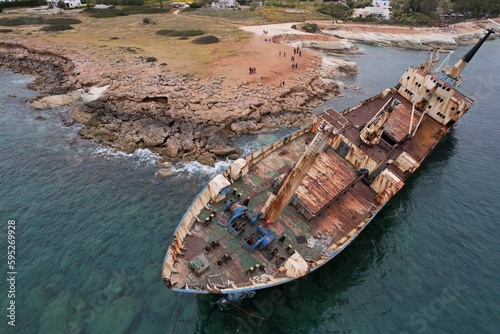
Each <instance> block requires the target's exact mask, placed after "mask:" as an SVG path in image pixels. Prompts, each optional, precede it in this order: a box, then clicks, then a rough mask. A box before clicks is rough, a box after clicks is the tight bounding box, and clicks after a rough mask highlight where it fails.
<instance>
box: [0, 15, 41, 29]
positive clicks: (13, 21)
mask: <svg viewBox="0 0 500 334" xmlns="http://www.w3.org/2000/svg"><path fill="white" fill-rule="evenodd" d="M43 23H44V19H43V17H39V16H33V17H32V16H18V17H2V18H0V26H7V27H14V26H24V25H35V24H43Z"/></svg>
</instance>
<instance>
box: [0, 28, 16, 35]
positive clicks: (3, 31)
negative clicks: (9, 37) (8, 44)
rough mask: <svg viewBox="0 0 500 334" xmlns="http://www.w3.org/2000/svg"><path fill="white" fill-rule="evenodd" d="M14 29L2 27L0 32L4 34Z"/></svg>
mask: <svg viewBox="0 0 500 334" xmlns="http://www.w3.org/2000/svg"><path fill="white" fill-rule="evenodd" d="M13 31H14V30H12V29H0V33H1V34H4V33H8V32H13Z"/></svg>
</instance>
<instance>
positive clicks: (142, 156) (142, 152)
mask: <svg viewBox="0 0 500 334" xmlns="http://www.w3.org/2000/svg"><path fill="white" fill-rule="evenodd" d="M92 155H94V156H100V157H103V158H118V159H120V158H121V159H133V160H135V161H137V162H138V163H145V164H147V165H155V164H156V163H157V161H158V159H159V158H160V155H159V154H158V153H153V152H151V151H150V150H149V149H147V148H139V149H137V150H135V151H134V152H133V153H125V152H123V151H120V150H117V149H115V148H110V147H103V146H99V147H97V148H96V149H95V150H94V151H93V152H92Z"/></svg>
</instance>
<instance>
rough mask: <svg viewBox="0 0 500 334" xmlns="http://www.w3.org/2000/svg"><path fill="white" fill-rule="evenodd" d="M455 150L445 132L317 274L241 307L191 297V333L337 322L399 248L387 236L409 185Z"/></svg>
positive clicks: (407, 204) (405, 203) (402, 213)
mask: <svg viewBox="0 0 500 334" xmlns="http://www.w3.org/2000/svg"><path fill="white" fill-rule="evenodd" d="M280 134H281V132H280ZM455 147H456V139H455V137H454V132H453V131H451V132H450V133H449V134H447V135H446V136H445V137H444V138H443V140H442V141H441V142H440V143H439V144H438V145H437V146H436V148H435V149H434V151H433V152H431V154H429V156H428V157H427V158H426V160H425V162H424V163H423V164H422V166H421V167H420V168H419V169H418V171H417V172H416V173H415V174H414V175H413V176H412V177H410V179H409V180H408V183H407V184H406V185H405V187H404V188H403V190H402V191H400V192H399V193H398V194H397V195H396V196H395V197H394V198H393V199H392V200H391V201H390V202H389V203H388V204H387V206H386V207H385V208H384V209H383V210H382V211H381V212H380V213H379V214H378V215H377V216H376V218H374V220H373V221H372V223H371V224H370V225H369V226H368V227H367V228H366V230H365V231H363V233H362V234H361V235H360V236H359V237H358V238H357V239H356V240H355V241H354V242H353V243H352V244H351V245H350V246H349V247H347V248H346V250H344V251H343V252H342V253H341V254H339V255H338V256H337V257H336V258H334V259H333V260H332V261H330V262H329V263H328V264H326V265H325V266H323V267H322V268H320V269H319V270H317V271H315V272H313V273H311V274H309V275H307V276H305V277H302V278H300V279H297V280H295V281H292V282H290V283H287V284H284V285H281V286H278V287H275V288H270V289H264V290H260V291H257V293H256V294H255V296H253V297H250V298H245V299H244V300H243V301H242V302H241V303H239V302H235V303H231V302H230V303H229V306H230V307H227V308H222V309H221V307H219V305H218V301H219V300H220V299H221V298H223V297H221V296H207V295H199V296H197V298H196V301H197V306H198V314H199V318H198V321H197V326H196V327H197V332H199V333H214V332H217V333H231V332H234V330H235V328H237V332H239V333H271V332H272V333H285V332H286V333H302V332H304V331H307V330H310V329H311V328H318V327H321V325H322V324H323V323H324V322H325V317H326V319H327V321H328V322H333V323H335V322H337V321H340V320H341V319H340V318H339V317H340V316H341V314H340V313H339V312H337V311H336V310H337V309H339V308H340V307H341V306H343V305H346V304H348V303H349V299H350V298H349V297H350V296H349V294H350V290H351V288H352V287H355V286H357V285H360V284H363V282H364V280H365V277H366V276H367V275H368V274H369V272H370V270H371V269H372V268H373V267H377V266H378V265H379V264H381V263H382V262H383V260H384V258H385V256H386V253H387V252H394V249H395V248H398V247H399V246H400V245H396V244H397V243H405V242H406V240H399V239H397V238H393V237H391V234H397V233H398V232H395V231H397V229H398V227H399V226H400V225H401V224H404V223H405V222H406V218H407V217H408V215H409V214H410V213H411V210H412V209H411V201H412V200H413V199H412V198H414V196H412V194H411V193H412V188H413V185H415V184H416V183H418V182H419V180H420V179H421V178H422V177H423V176H424V175H426V173H429V172H431V171H432V172H434V174H438V175H439V174H441V173H445V169H446V164H447V161H448V160H449V158H450V157H452V156H453V154H454V151H455ZM393 232H395V233H393ZM403 248H405V247H404V246H403ZM231 306H232V307H231ZM235 322H236V323H237V325H236V327H235ZM333 332H335V331H333Z"/></svg>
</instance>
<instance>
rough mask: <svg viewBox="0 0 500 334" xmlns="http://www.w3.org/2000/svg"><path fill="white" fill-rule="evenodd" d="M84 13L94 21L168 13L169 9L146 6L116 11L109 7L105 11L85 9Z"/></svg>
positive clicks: (128, 7) (126, 7)
mask: <svg viewBox="0 0 500 334" xmlns="http://www.w3.org/2000/svg"><path fill="white" fill-rule="evenodd" d="M84 11H85V12H87V13H89V14H90V17H93V18H95V19H102V18H110V17H116V16H127V15H137V14H160V13H168V12H169V9H161V8H150V7H146V6H125V7H123V8H121V9H116V8H114V6H111V7H109V8H107V9H95V8H87V9H85V10H84Z"/></svg>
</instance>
